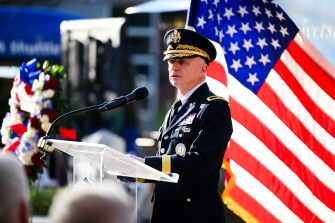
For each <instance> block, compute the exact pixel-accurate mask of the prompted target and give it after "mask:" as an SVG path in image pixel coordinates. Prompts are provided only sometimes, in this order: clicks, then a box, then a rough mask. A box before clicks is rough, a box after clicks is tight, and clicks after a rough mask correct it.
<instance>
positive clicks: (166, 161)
mask: <svg viewBox="0 0 335 223" xmlns="http://www.w3.org/2000/svg"><path fill="white" fill-rule="evenodd" d="M162 172H163V173H171V156H169V155H163V156H162Z"/></svg>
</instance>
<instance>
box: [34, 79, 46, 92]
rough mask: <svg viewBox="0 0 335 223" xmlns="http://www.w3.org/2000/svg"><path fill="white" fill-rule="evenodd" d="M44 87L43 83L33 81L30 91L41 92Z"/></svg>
mask: <svg viewBox="0 0 335 223" xmlns="http://www.w3.org/2000/svg"><path fill="white" fill-rule="evenodd" d="M43 87H44V82H42V81H38V80H37V79H35V80H34V82H33V86H32V88H31V90H32V91H33V92H36V91H41V90H42V89H43Z"/></svg>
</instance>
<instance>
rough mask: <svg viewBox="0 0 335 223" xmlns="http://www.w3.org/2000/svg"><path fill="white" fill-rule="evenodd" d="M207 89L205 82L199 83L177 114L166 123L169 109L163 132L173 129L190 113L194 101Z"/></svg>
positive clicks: (194, 103) (194, 105)
mask: <svg viewBox="0 0 335 223" xmlns="http://www.w3.org/2000/svg"><path fill="white" fill-rule="evenodd" d="M208 91H209V88H208V85H207V83H205V84H203V85H201V86H200V87H199V88H198V89H197V90H196V91H195V92H194V93H193V94H192V95H191V97H190V98H189V99H188V100H187V101H186V103H185V104H184V105H182V107H181V108H180V111H179V112H178V113H177V115H176V116H175V117H174V119H173V120H172V121H171V123H170V125H168V119H169V117H170V113H171V109H170V111H169V112H168V114H167V115H166V116H165V120H164V127H165V128H164V129H165V131H164V133H163V134H166V133H167V132H169V131H170V130H171V129H173V128H174V127H175V126H176V125H177V124H178V123H180V122H181V121H182V120H183V119H184V118H185V117H186V116H187V115H188V114H190V113H191V111H192V110H193V109H194V108H195V107H196V103H197V101H198V99H199V97H200V96H201V95H204V94H206V93H207V92H208Z"/></svg>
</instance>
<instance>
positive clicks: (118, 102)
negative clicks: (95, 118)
mask: <svg viewBox="0 0 335 223" xmlns="http://www.w3.org/2000/svg"><path fill="white" fill-rule="evenodd" d="M147 96H148V89H146V88H145V87H140V88H136V89H135V90H133V91H132V92H131V93H130V94H128V95H126V96H121V97H119V98H116V99H114V100H113V101H111V102H108V103H105V104H104V105H103V106H101V107H100V108H99V110H100V112H106V111H110V110H112V109H114V108H117V107H120V106H123V105H126V104H129V103H131V102H134V101H138V100H142V99H144V98H145V97H147Z"/></svg>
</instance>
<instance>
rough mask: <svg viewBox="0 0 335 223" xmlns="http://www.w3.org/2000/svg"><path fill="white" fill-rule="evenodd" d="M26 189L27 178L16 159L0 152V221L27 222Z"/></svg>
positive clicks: (7, 222) (28, 210)
mask: <svg viewBox="0 0 335 223" xmlns="http://www.w3.org/2000/svg"><path fill="white" fill-rule="evenodd" d="M28 191H29V190H28V179H27V176H26V174H25V172H24V169H23V166H22V165H21V164H20V162H19V161H18V159H17V158H16V157H15V156H14V155H12V154H10V153H0V222H4V223H5V222H6V223H28V222H29V215H30V205H29V200H28Z"/></svg>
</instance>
